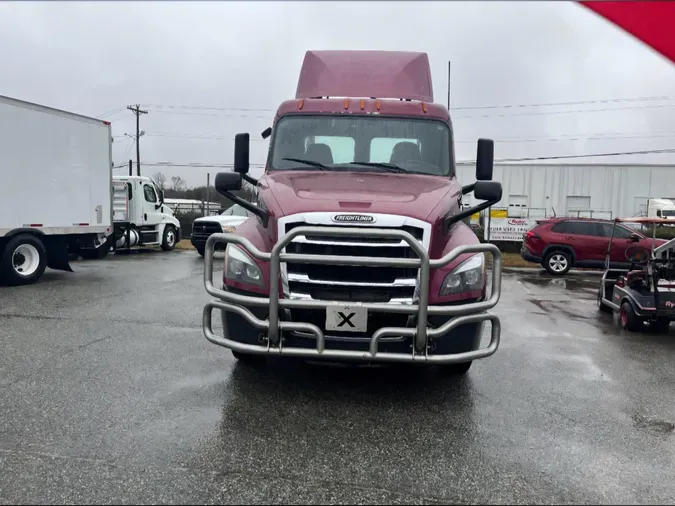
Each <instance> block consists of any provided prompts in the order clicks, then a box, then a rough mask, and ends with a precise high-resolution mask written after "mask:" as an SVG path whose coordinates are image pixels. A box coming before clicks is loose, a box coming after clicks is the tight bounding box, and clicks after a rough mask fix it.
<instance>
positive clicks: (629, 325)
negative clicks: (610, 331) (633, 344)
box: [619, 301, 640, 332]
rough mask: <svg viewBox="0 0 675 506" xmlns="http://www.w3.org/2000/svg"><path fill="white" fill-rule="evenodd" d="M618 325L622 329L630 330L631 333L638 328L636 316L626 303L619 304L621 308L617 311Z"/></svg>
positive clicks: (628, 303)
mask: <svg viewBox="0 0 675 506" xmlns="http://www.w3.org/2000/svg"><path fill="white" fill-rule="evenodd" d="M619 325H621V328H622V329H624V330H630V331H631V332H635V331H636V330H638V329H639V328H640V321H639V319H638V316H637V315H636V314H635V310H634V309H633V306H631V304H630V302H628V301H625V302H624V303H623V304H621V308H620V309H619Z"/></svg>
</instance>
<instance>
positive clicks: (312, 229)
mask: <svg viewBox="0 0 675 506" xmlns="http://www.w3.org/2000/svg"><path fill="white" fill-rule="evenodd" d="M298 235H305V236H317V235H322V236H333V237H341V236H354V235H357V236H359V235H368V236H371V237H372V236H375V237H382V238H391V239H402V240H404V241H405V242H406V243H408V245H409V246H410V247H411V248H412V250H413V251H414V252H415V253H416V254H417V255H418V257H419V258H381V257H356V256H338V255H309V254H293V253H282V250H283V249H284V248H285V247H286V246H287V245H288V244H289V243H290V242H291V241H292V240H293V239H294V238H295V237H296V236H298ZM217 243H232V244H236V245H238V246H240V247H242V248H243V249H244V250H245V251H246V252H247V253H248V254H249V255H250V256H251V257H253V258H255V259H257V260H259V261H263V262H269V269H270V277H269V279H270V286H269V292H270V293H269V297H257V296H255V297H252V296H248V295H240V294H236V293H231V292H228V291H225V290H221V289H218V288H216V287H215V286H214V285H213V265H214V258H213V255H214V248H215V245H216V244H217ZM465 253H490V254H491V255H492V258H493V262H492V290H491V293H490V297H489V298H488V299H487V300H485V301H480V302H473V303H468V304H461V305H434V306H429V302H428V301H429V284H430V279H429V272H430V269H432V268H433V269H437V268H440V267H443V266H445V265H448V264H449V263H451V262H452V261H453V260H455V259H456V258H457V257H459V256H460V255H462V254H465ZM281 262H297V263H308V264H328V265H354V266H364V267H378V266H380V267H408V268H414V269H419V300H418V303H417V304H410V305H407V304H405V305H404V304H388V303H386V302H385V303H375V302H372V303H371V302H349V303H346V302H345V301H325V300H315V299H312V300H306V299H304V300H295V299H281V298H280V286H279V285H280V280H279V274H280V272H281V269H280V265H281ZM501 265H502V257H501V252H500V251H499V249H498V248H497V247H496V246H495V245H493V244H476V245H466V246H459V247H457V248H455V249H453V250H452V251H450V252H449V253H448V254H446V255H445V256H444V257H442V258H439V259H437V260H430V259H429V256H428V255H427V252H426V251H425V250H424V248H423V247H422V245H421V244H420V243H419V242H418V241H417V240H416V239H415V238H414V237H413V236H412V235H411V234H409V233H408V232H405V231H403V230H398V229H382V228H370V227H368V228H354V227H340V228H337V227H322V226H300V227H296V228H294V229H292V230H291V231H290V232H288V233H287V234H285V235H284V236H283V237H281V239H280V240H279V241H278V242H277V243H276V244H275V245H274V247H273V248H272V251H271V253H264V252H262V251H260V250H258V249H257V248H256V247H255V246H254V245H253V244H252V243H251V242H250V241H249V240H248V239H245V238H243V237H240V236H237V235H235V234H230V233H227V234H212V235H211V236H210V237H209V238H208V240H207V241H206V251H205V255H204V287H205V288H206V291H207V292H208V293H209V294H210V295H212V296H213V297H216V298H217V299H219V300H212V301H210V302H208V303H207V304H206V305H205V307H204V312H203V317H202V328H203V330H204V335H205V337H206V339H208V340H209V341H210V342H212V343H214V344H217V345H220V346H224V347H226V348H230V349H232V350H234V351H239V352H241V353H251V354H270V355H283V356H294V357H303V358H327V359H335V360H344V359H351V360H361V361H371V360H377V361H386V362H433V363H443V364H452V363H461V362H467V361H470V360H477V359H480V358H485V357H489V356H490V355H492V354H494V353H495V352H496V351H497V348H498V347H499V340H500V333H501V324H500V321H499V318H498V317H497V316H496V315H494V314H493V313H490V312H488V310H489V309H492V308H493V307H495V306H496V305H497V302H499V297H500V295H501ZM331 305H350V306H355V307H356V306H359V307H362V308H366V309H367V310H369V311H375V312H384V313H398V314H407V315H417V326H416V328H409V327H383V328H380V329H379V330H377V331H376V332H374V333H373V335H372V336H371V338H370V345H369V350H368V351H367V352H365V351H354V350H339V349H338V350H333V349H330V350H326V349H325V337H324V333H323V331H322V330H321V329H320V328H319V327H317V326H316V325H313V324H311V323H303V322H291V321H280V320H279V310H280V309H323V310H326V308H327V307H328V306H331ZM245 306H258V307H267V308H268V309H269V316H268V319H267V320H260V319H259V318H257V317H256V316H255V315H254V314H253V313H252V312H251V311H249V310H248V309H246V307H245ZM213 309H220V310H223V311H227V312H232V313H236V314H238V315H240V316H241V317H243V318H244V319H245V320H246V321H248V322H249V323H250V324H251V325H252V326H254V327H256V328H258V329H261V330H262V331H266V341H267V343H266V344H263V345H253V344H246V343H240V342H237V341H235V340H233V339H231V338H230V337H228V336H224V337H219V336H217V335H216V334H215V333H214V332H213V328H212V313H213ZM427 315H443V316H454V317H455V318H452V319H451V320H449V321H447V322H446V323H444V324H443V325H442V326H440V327H438V328H431V329H430V328H427ZM487 320H489V321H490V323H491V339H490V344H489V345H488V347H487V348H481V349H478V350H473V351H468V352H463V353H454V354H444V355H429V354H428V346H427V343H428V339H429V338H430V337H431V338H434V337H439V336H442V335H444V334H446V333H447V332H449V331H451V330H453V329H454V328H456V327H458V326H460V325H464V324H469V323H479V322H484V321H487ZM224 330H225V331H226V329H224ZM280 331H293V332H304V333H308V334H311V335H312V336H314V337H315V338H316V348H315V349H308V348H297V347H295V348H294V347H288V346H284V344H283V339H281V335H280ZM388 336H404V337H412V338H413V340H414V346H413V349H412V352H411V353H389V352H379V351H378V344H379V341H380V339H381V338H383V337H388Z"/></svg>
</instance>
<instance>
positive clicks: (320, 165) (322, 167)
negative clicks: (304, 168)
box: [282, 157, 331, 170]
mask: <svg viewBox="0 0 675 506" xmlns="http://www.w3.org/2000/svg"><path fill="white" fill-rule="evenodd" d="M282 160H288V161H289V162H297V163H304V164H306V165H311V166H312V167H316V168H317V169H319V170H331V169H330V167H328V166H327V165H324V164H323V163H320V162H315V161H314V160H303V159H302V158H289V157H284V158H282Z"/></svg>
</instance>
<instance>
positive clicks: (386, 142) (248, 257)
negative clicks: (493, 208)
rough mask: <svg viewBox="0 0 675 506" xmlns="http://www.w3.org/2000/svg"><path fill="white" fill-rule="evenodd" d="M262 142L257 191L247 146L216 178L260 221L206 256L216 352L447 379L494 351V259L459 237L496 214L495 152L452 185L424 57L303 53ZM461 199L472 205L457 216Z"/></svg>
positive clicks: (445, 117) (481, 154) (448, 133)
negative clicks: (244, 190) (250, 198)
mask: <svg viewBox="0 0 675 506" xmlns="http://www.w3.org/2000/svg"><path fill="white" fill-rule="evenodd" d="M262 136H263V138H267V137H269V138H270V147H269V151H268V158H267V163H266V167H265V171H264V174H263V175H262V177H261V178H260V179H259V180H257V179H255V178H254V177H252V176H251V175H250V174H248V171H249V145H250V138H249V134H247V133H242V134H238V135H236V136H235V146H234V172H225V173H219V174H218V175H217V176H216V179H215V187H216V189H217V191H219V192H220V193H222V194H223V195H225V196H227V197H228V198H230V199H231V200H233V201H234V202H236V203H238V204H240V205H241V206H243V207H245V208H247V209H248V210H249V211H250V212H251V213H253V214H254V217H251V218H249V219H247V220H246V221H245V222H244V223H242V224H241V225H240V226H239V227H237V231H236V234H233V233H228V234H222V233H221V234H214V235H211V236H210V237H209V239H208V241H207V247H206V255H205V262H204V284H205V288H206V291H207V292H208V293H209V294H210V295H212V296H213V297H215V299H214V300H212V301H210V302H208V303H207V304H206V306H205V308H204V311H203V330H204V334H205V336H206V338H207V339H208V340H209V341H210V342H212V343H214V344H217V345H220V346H224V347H226V348H229V349H231V350H232V352H233V354H234V356H235V357H236V358H237V359H239V360H240V361H244V362H248V363H258V362H260V361H262V360H264V359H265V357H266V356H269V355H272V356H281V357H296V358H304V359H310V360H318V359H327V360H330V361H340V362H342V361H350V360H354V361H359V362H366V363H370V362H373V363H376V362H399V363H416V362H420V363H429V364H439V365H442V366H443V367H444V368H445V370H447V371H449V372H453V373H465V372H466V371H468V369H469V367H470V366H471V363H472V361H474V360H476V359H480V358H485V357H488V356H490V355H492V354H494V353H495V352H496V350H497V348H498V346H499V338H500V322H499V318H498V317H497V316H496V315H494V314H493V313H491V312H489V310H490V309H492V308H493V307H494V306H495V305H496V304H497V302H498V301H499V296H500V284H501V256H500V253H499V250H498V249H497V248H496V247H495V246H494V245H491V244H481V243H480V242H479V240H478V238H477V237H476V235H475V233H474V232H473V231H472V230H471V229H470V228H469V226H468V225H467V224H466V223H465V221H466V220H467V219H468V218H469V217H470V216H471V215H473V214H475V213H477V212H479V211H480V210H482V209H485V208H487V207H489V206H490V205H493V204H495V203H497V202H499V200H500V199H501V196H502V187H501V184H500V183H498V182H495V181H492V171H493V151H494V144H493V142H492V141H491V140H488V139H479V140H478V149H477V158H476V181H475V182H473V183H471V184H468V185H465V186H461V185H460V183H459V182H458V181H457V178H456V175H455V156H454V154H455V153H454V146H453V129H452V123H451V120H450V116H449V112H448V110H447V109H446V108H445V107H443V106H441V105H438V104H434V103H433V93H432V83H431V72H430V67H429V60H428V57H427V55H426V53H413V52H388V51H309V52H307V53H306V55H305V58H304V62H303V65H302V69H301V72H300V77H299V81H298V86H297V93H296V97H295V100H288V101H285V102H283V103H282V104H281V105H280V106H279V108H278V110H277V113H276V116H275V118H274V122H273V125H272V127H271V128H268V129H266V130H265V131H264V132H263V133H262ZM242 180H246V181H248V182H249V183H251V184H254V185H255V186H256V188H257V192H258V196H257V200H258V205H257V206H253V205H251V204H249V203H248V202H246V201H244V200H242V199H240V198H237V197H236V196H235V195H234V194H233V193H232V192H233V191H236V190H238V189H239V188H240V187H241V184H242ZM471 193H472V194H473V200H476V201H481V202H480V203H479V204H477V205H474V206H472V207H469V208H466V207H465V206H463V205H462V199H463V197H464V196H465V195H469V194H471ZM219 244H222V245H226V248H225V261H224V267H223V269H224V270H223V278H222V285H221V282H218V283H217V286H216V285H214V283H213V281H212V279H213V267H214V247H215V246H216V245H219ZM486 254H489V255H490V256H491V258H492V269H491V270H489V269H487V267H488V257H487V255H486ZM488 277H491V283H489V282H488ZM214 309H215V310H219V312H220V315H221V318H222V322H223V335H222V336H220V335H217V334H216V333H215V332H214V330H213V325H212V323H213V322H212V314H213V310H214ZM486 321H489V322H490V330H491V339H490V342H489V345H488V346H487V347H482V343H481V337H482V334H483V327H484V323H485V322H486Z"/></svg>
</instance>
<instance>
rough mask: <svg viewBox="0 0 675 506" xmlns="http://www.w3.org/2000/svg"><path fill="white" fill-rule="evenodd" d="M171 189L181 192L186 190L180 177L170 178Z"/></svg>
mask: <svg viewBox="0 0 675 506" xmlns="http://www.w3.org/2000/svg"><path fill="white" fill-rule="evenodd" d="M171 189H172V190H174V191H178V192H182V191H185V190H186V189H187V184H185V181H183V178H181V177H180V176H171Z"/></svg>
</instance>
